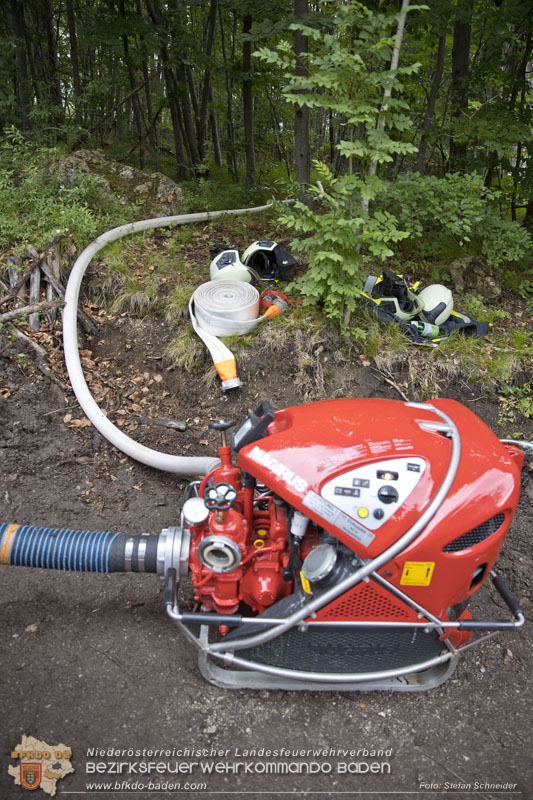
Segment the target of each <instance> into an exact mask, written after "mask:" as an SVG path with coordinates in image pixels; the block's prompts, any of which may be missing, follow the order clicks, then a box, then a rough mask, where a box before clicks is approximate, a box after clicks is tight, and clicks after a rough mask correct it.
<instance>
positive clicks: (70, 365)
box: [63, 205, 269, 475]
mask: <svg viewBox="0 0 533 800" xmlns="http://www.w3.org/2000/svg"><path fill="white" fill-rule="evenodd" d="M267 208H269V206H268V205H264V206H256V207H255V208H239V209H232V210H227V211H205V212H202V213H199V214H179V215H177V216H174V217H156V218H154V219H145V220H139V221H138V222H132V223H130V224H128V225H120V226H119V227H118V228H112V229H111V230H110V231H107V232H106V233H103V234H102V235H101V236H99V237H98V238H97V239H95V240H94V242H91V244H90V245H88V246H87V247H86V248H85V250H84V251H83V252H82V253H81V254H80V256H79V257H78V259H77V260H76V262H75V264H74V266H73V267H72V271H71V273H70V277H69V279H68V283H67V288H66V292H65V308H64V309H63V347H64V351H65V363H66V366H67V372H68V376H69V378H70V383H71V385H72V389H73V391H74V394H75V395H76V398H77V400H78V402H79V404H80V406H81V408H82V409H83V411H84V412H85V414H86V415H87V417H88V418H89V419H90V421H91V422H92V424H93V425H94V426H95V428H96V429H97V430H98V431H99V432H100V433H101V434H102V436H104V437H105V438H106V439H107V440H108V441H109V442H111V444H112V445H114V446H115V447H117V448H118V449H119V450H121V451H122V452H123V453H125V454H126V455H128V456H131V458H134V459H135V460H136V461H140V462H141V463H142V464H146V465H147V466H149V467H154V468H155V469H161V470H164V471H166V472H173V473H177V474H178V475H206V474H207V473H208V472H210V471H211V470H212V469H213V467H215V466H216V464H217V463H218V459H215V458H214V457H195V456H175V455H170V453H161V452H159V451H158V450H152V449H151V448H149V447H145V445H143V444H140V443H139V442H136V441H135V440H134V439H132V438H131V437H129V436H127V435H126V434H125V433H123V431H121V430H120V429H119V428H117V427H116V425H113V423H112V422H111V420H109V419H108V418H107V417H106V415H105V414H104V412H103V411H102V410H101V408H100V407H99V406H98V404H97V403H96V401H95V399H94V398H93V396H92V394H91V392H90V391H89V387H88V386H87V383H86V381H85V378H84V376H83V370H82V367H81V361H80V354H79V350H78V329H77V311H78V301H79V295H80V287H81V282H82V280H83V276H84V275H85V272H86V270H87V267H88V266H89V264H90V263H91V260H92V259H93V258H94V256H95V255H96V254H97V253H98V252H99V251H100V250H102V249H103V248H104V247H105V246H106V244H109V242H114V241H116V240H117V239H121V238H122V237H123V236H128V235H129V234H130V233H137V232H138V231H145V230H148V229H149V228H164V227H167V226H169V225H184V224H185V223H187V222H206V221H208V220H210V219H215V218H216V217H220V216H223V215H224V214H234V215H237V214H249V213H251V212H254V211H264V210H265V209H267Z"/></svg>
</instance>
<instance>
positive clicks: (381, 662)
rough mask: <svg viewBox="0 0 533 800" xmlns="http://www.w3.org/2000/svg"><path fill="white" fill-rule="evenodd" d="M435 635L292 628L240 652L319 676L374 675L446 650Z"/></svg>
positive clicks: (417, 631) (416, 631)
mask: <svg viewBox="0 0 533 800" xmlns="http://www.w3.org/2000/svg"><path fill="white" fill-rule="evenodd" d="M445 649H446V648H445V645H443V643H442V642H440V641H439V637H438V634H437V633H436V632H435V631H431V632H430V633H424V631H423V629H422V628H380V629H367V628H362V629H358V630H356V629H354V628H348V627H344V628H335V629H326V628H322V629H320V630H317V629H309V630H308V631H306V632H305V633H303V632H301V631H298V630H296V629H294V628H292V629H290V630H288V631H286V632H285V633H283V634H282V635H281V636H278V637H276V638H275V639H272V640H271V641H269V642H265V643H264V644H262V645H258V646H257V647H252V648H248V649H246V650H240V651H238V655H239V656H241V657H242V658H245V659H248V660H249V661H255V662H258V663H260V664H269V665H271V666H274V667H281V668H283V669H293V670H304V671H310V672H319V673H335V672H337V673H354V672H374V671H378V672H379V671H385V670H389V669H399V668H401V667H409V666H411V665H412V664H417V663H421V662H424V661H426V660H428V659H431V658H435V657H437V656H439V655H441V654H442V653H443V652H445Z"/></svg>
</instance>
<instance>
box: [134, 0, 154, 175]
mask: <svg viewBox="0 0 533 800" xmlns="http://www.w3.org/2000/svg"><path fill="white" fill-rule="evenodd" d="M135 8H136V11H137V16H138V17H139V19H140V18H141V17H142V13H143V12H142V6H141V0H136V3H135ZM140 41H141V48H142V53H143V55H142V59H141V61H142V72H143V78H144V81H145V89H144V97H145V99H146V114H147V117H148V124H147V128H148V141H149V143H150V161H151V165H152V169H157V151H158V144H157V128H156V125H155V122H154V112H153V107H152V92H151V89H150V74H149V70H148V61H147V58H146V48H145V45H144V41H145V40H144V36H143V34H142V33H141V34H140Z"/></svg>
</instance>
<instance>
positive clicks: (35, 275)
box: [28, 267, 41, 333]
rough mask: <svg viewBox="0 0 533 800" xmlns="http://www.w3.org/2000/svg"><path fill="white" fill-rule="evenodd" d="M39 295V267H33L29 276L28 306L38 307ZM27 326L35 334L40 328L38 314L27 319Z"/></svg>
mask: <svg viewBox="0 0 533 800" xmlns="http://www.w3.org/2000/svg"><path fill="white" fill-rule="evenodd" d="M40 294H41V272H40V270H39V267H34V268H33V269H32V271H31V275H30V305H33V306H40V303H39V296H40ZM28 325H29V326H30V330H31V331H33V333H37V332H38V330H39V327H40V320H39V312H38V311H34V312H33V313H31V314H30V315H29V317H28Z"/></svg>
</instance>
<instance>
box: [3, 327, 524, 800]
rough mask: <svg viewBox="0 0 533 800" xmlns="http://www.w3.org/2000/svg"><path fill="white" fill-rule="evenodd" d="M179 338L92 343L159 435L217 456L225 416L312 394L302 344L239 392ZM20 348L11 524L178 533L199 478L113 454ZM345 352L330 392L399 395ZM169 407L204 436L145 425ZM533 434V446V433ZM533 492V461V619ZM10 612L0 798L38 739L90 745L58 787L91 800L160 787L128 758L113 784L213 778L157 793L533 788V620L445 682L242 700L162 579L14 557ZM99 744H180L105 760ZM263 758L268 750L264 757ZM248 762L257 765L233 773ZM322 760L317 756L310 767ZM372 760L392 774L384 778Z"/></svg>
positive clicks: (490, 409) (9, 476)
mask: <svg viewBox="0 0 533 800" xmlns="http://www.w3.org/2000/svg"><path fill="white" fill-rule="evenodd" d="M167 336H168V331H167V330H166V329H165V327H164V326H162V324H161V323H157V322H155V323H154V322H145V323H141V322H136V323H130V322H127V321H126V320H125V319H124V318H120V317H119V318H118V319H117V320H108V321H107V322H106V323H105V324H104V325H103V326H102V327H101V329H100V334H99V337H97V339H95V340H94V341H92V342H91V341H88V342H86V352H85V355H84V358H85V359H86V363H85V368H86V371H87V372H89V374H90V375H91V380H92V381H93V384H94V388H95V391H97V392H98V393H99V394H100V395H101V396H102V398H103V399H102V402H103V403H107V404H108V408H110V409H112V410H113V411H114V414H115V419H116V420H120V419H121V418H122V420H123V421H122V423H121V424H122V426H123V427H124V429H125V430H127V431H129V430H131V431H132V433H134V435H136V436H137V437H138V438H140V440H141V441H144V442H145V443H147V444H150V445H151V446H154V447H157V448H161V449H166V450H168V451H170V452H179V453H183V454H186V453H191V454H193V453H194V454H196V453H200V454H206V455H208V454H214V453H215V452H216V444H217V441H216V436H215V435H214V433H213V432H212V431H210V430H207V428H206V426H207V424H208V422H209V421H210V420H212V419H215V418H220V417H221V416H223V417H226V418H228V417H230V418H235V419H241V418H243V417H244V416H245V415H246V414H247V413H248V411H249V410H250V409H251V408H253V407H255V406H256V405H257V404H258V402H260V400H262V399H263V398H266V399H269V400H270V401H271V402H272V404H273V406H274V407H275V408H282V407H285V406H287V405H292V404H294V403H297V402H299V401H301V397H299V392H298V388H297V387H298V382H297V381H296V377H295V366H294V363H293V362H294V359H293V358H292V355H293V354H292V353H291V352H287V353H285V356H284V357H282V356H280V354H279V353H278V354H277V355H276V357H275V359H274V360H273V357H272V355H271V354H269V353H267V352H265V353H259V354H257V353H255V354H254V362H253V369H252V363H251V361H250V360H247V361H245V364H244V369H243V377H244V378H245V382H246V385H245V388H244V389H243V390H242V391H240V392H237V393H235V394H234V395H232V396H230V397H224V396H222V395H221V393H220V391H219V389H218V387H217V386H213V387H212V388H209V387H206V386H205V384H203V383H202V382H201V381H200V379H199V378H198V377H197V376H194V375H190V374H184V373H182V372H180V371H179V370H172V371H168V370H167V369H166V368H165V366H164V362H163V361H162V360H159V359H160V356H161V350H162V346H161V343H162V341H164V340H165V338H166V337H167ZM325 352H326V351H325ZM325 352H323V353H322V354H321V355H320V358H323V357H324V355H325ZM15 353H16V351H15V350H13V349H11V350H9V349H8V350H7V351H6V352H4V354H3V355H2V356H1V360H2V370H3V377H4V384H5V386H6V387H7V391H6V392H5V393H4V394H5V395H6V396H5V397H2V398H0V403H1V405H0V424H1V431H2V433H1V440H2V441H1V449H0V454H1V468H0V469H1V472H2V482H1V487H2V488H1V494H0V520H2V521H4V520H5V521H16V522H28V523H29V522H31V523H35V524H37V523H41V524H45V523H48V524H60V525H62V526H65V527H74V528H85V529H89V530H90V529H96V530H123V531H127V532H131V533H141V532H143V531H153V532H157V531H159V530H160V529H161V528H163V527H167V526H168V525H171V524H175V523H176V522H177V520H178V517H179V508H180V497H181V491H182V489H183V486H184V481H183V480H182V481H180V480H179V479H177V478H175V477H172V476H169V475H166V474H163V473H159V472H156V471H154V470H151V469H149V468H145V467H143V466H141V465H139V464H136V463H134V462H132V461H130V460H129V459H127V458H125V457H123V456H122V455H121V454H120V453H117V452H116V451H115V450H113V448H111V447H110V446H108V445H107V443H106V442H105V441H104V440H103V439H102V438H101V437H100V435H99V434H98V433H97V432H96V431H94V429H93V428H92V427H84V423H83V419H84V418H83V415H82V414H81V412H80V410H79V409H78V408H77V406H76V403H75V401H74V400H73V399H72V396H71V395H68V397H67V403H65V399H64V398H63V397H62V396H61V393H60V391H59V389H57V387H55V386H53V385H52V384H51V383H50V382H49V381H48V380H47V379H46V378H45V377H42V376H39V374H38V373H36V372H34V370H33V368H32V366H31V365H30V366H24V364H22V365H20V364H18V363H17V358H16V355H15ZM10 355H11V358H9V356H10ZM327 355H328V356H329V357H330V360H331V361H330V363H331V370H330V372H329V373H328V375H327V381H326V389H325V391H326V394H328V395H329V396H333V395H335V393H336V391H338V387H339V385H341V384H340V379H339V375H340V373H341V372H342V373H343V383H342V387H343V391H344V392H345V394H346V396H348V395H352V396H368V395H371V396H381V397H393V398H395V399H398V395H397V393H396V392H395V390H394V389H393V388H392V387H391V386H389V385H387V384H386V383H384V382H381V381H380V380H379V377H377V376H376V375H375V374H374V373H373V372H371V370H370V369H369V368H365V367H361V366H360V367H354V366H353V365H351V366H350V367H346V365H339V366H338V370H337V371H336V368H335V363H334V362H335V357H334V355H333V354H332V353H329V354H327ZM154 359H155V360H154ZM274 362H275V363H274ZM448 388H449V392H447V393H445V394H448V396H455V397H456V398H457V399H461V400H462V401H463V402H465V403H466V404H467V405H469V406H470V407H471V408H472V409H473V410H474V411H475V412H476V413H477V414H478V415H480V416H481V417H482V418H483V419H484V420H485V421H486V422H487V423H488V424H489V425H490V426H491V427H493V428H494V429H496V427H495V426H496V419H497V407H496V406H495V405H494V404H492V403H491V402H490V400H488V399H486V398H480V393H479V392H478V393H477V394H476V393H474V392H472V391H470V390H467V389H465V388H463V387H458V386H455V387H448ZM481 394H483V393H481ZM7 395H8V396H7ZM58 395H59V396H58ZM67 406H72V407H71V408H69V407H67ZM121 410H124V412H125V413H124V414H122V413H121ZM69 415H70V416H69ZM150 415H153V416H158V417H163V418H167V419H168V418H172V419H178V420H187V424H188V429H187V431H186V432H185V433H179V432H176V431H172V430H169V429H166V428H160V427H157V426H151V425H143V424H139V423H136V422H133V421H132V417H134V416H137V417H147V416H150ZM524 430H526V429H524ZM526 433H528V434H529V438H533V429H532V427H531V425H530V426H529V430H527V431H526ZM500 435H502V434H500ZM532 503H533V486H532V482H531V472H530V471H529V470H528V469H527V468H526V469H524V472H523V487H522V496H521V501H520V506H519V509H518V513H517V515H516V517H515V520H514V522H513V525H512V527H511V532H510V534H509V536H508V539H507V541H506V544H505V546H504V551H503V553H502V555H501V557H500V560H499V563H498V567H499V570H500V571H501V573H502V574H503V576H504V577H505V579H506V581H507V582H508V583H509V585H510V587H511V588H512V590H513V591H514V593H515V595H516V596H517V597H518V598H519V599H521V600H522V602H523V604H524V608H525V610H526V612H527V616H528V618H529V619H531V609H532V597H533V592H532V579H531V575H532V567H533V564H532V549H531V510H532V508H531V507H532ZM0 605H1V613H0V637H1V638H0V642H1V650H2V656H1V667H2V669H1V674H2V689H3V692H2V694H3V698H2V710H1V716H2V722H1V724H0V731H1V749H0V765H1V766H0V796H1V797H5V798H8V800H17V798H19V797H20V798H22V797H26V793H25V792H24V790H22V789H20V788H19V787H16V786H15V785H14V783H13V779H12V778H11V777H10V776H8V774H7V766H8V764H11V765H13V764H15V762H14V761H13V760H10V751H11V750H12V748H13V747H14V746H15V745H16V744H17V743H18V742H19V741H20V739H21V736H22V734H26V735H31V736H35V737H37V738H39V739H42V740H44V741H46V742H48V743H50V744H51V745H52V744H55V743H59V742H61V743H64V744H66V745H67V746H68V747H70V748H71V749H72V753H73V756H72V763H73V766H74V768H75V772H74V773H73V774H72V775H69V776H68V777H67V778H65V779H64V780H62V781H60V782H59V783H58V796H60V797H61V796H63V795H64V796H65V797H66V796H68V794H69V793H82V794H83V795H84V796H86V797H89V798H91V799H92V798H93V797H95V798H96V797H100V796H103V797H104V796H108V797H110V796H113V794H114V793H117V792H118V791H120V792H121V794H120V796H121V797H126V798H130V797H134V796H141V797H144V796H152V795H151V794H150V795H144V794H141V795H139V794H138V793H136V789H135V788H134V787H135V781H136V780H137V781H140V782H141V784H146V783H147V781H148V776H146V775H144V776H139V775H136V774H135V773H129V774H128V773H127V772H126V771H124V770H125V769H126V768H123V771H122V773H115V774H108V775H103V776H102V775H98V774H96V775H93V774H90V773H88V772H87V770H90V769H92V767H91V766H90V764H91V763H93V762H96V761H101V762H117V761H119V762H120V761H122V762H130V761H133V762H140V761H143V760H144V761H154V762H157V761H165V762H166V761H168V762H171V763H172V764H175V763H176V762H180V763H182V764H183V765H185V766H183V769H184V770H185V769H189V768H190V769H191V773H190V774H187V772H183V773H182V774H178V775H175V774H174V775H168V774H167V775H159V774H158V773H157V772H154V773H153V774H152V775H151V780H152V781H153V783H154V785H155V784H156V783H165V782H168V781H170V783H174V784H175V783H178V782H180V781H181V784H182V787H183V786H184V784H185V783H186V782H189V783H191V782H192V783H195V784H204V783H205V787H204V788H201V789H196V790H194V789H192V790H190V789H185V788H182V789H181V790H180V791H179V792H178V791H177V790H174V789H170V788H169V787H168V785H167V786H166V788H163V789H161V790H160V793H159V794H157V795H156V794H154V795H153V796H154V797H156V796H157V797H163V796H166V797H174V796H177V795H178V794H180V795H181V796H183V797H195V798H197V797H211V796H216V794H220V793H223V792H228V793H232V794H234V793H237V792H242V793H245V796H247V797H250V798H262V797H265V796H266V795H267V794H274V793H275V792H280V793H294V794H295V796H297V797H300V796H304V793H305V796H307V793H308V794H309V796H314V797H330V796H331V797H334V796H336V795H337V794H338V795H339V796H354V797H355V796H359V793H361V792H365V793H373V795H372V794H369V796H377V797H386V796H388V794H389V793H392V792H394V793H395V794H394V795H391V796H394V797H396V798H408V797H412V796H413V793H414V792H418V791H421V792H422V793H423V794H427V796H435V797H442V796H448V793H449V792H450V796H451V792H452V789H450V788H449V787H450V786H451V785H452V784H453V785H454V787H455V788H454V789H453V791H454V792H455V791H462V792H463V793H462V794H461V795H460V796H461V797H462V798H471V797H484V798H488V797H494V798H496V797H497V798H511V797H517V796H519V797H523V798H524V800H525V798H530V797H533V768H532V761H531V680H530V672H531V667H530V659H531V642H532V637H533V633H532V631H533V626H532V625H531V624H530V623H529V624H526V626H525V628H523V629H522V630H521V631H520V632H519V633H517V634H514V635H507V634H506V635H501V636H499V637H496V638H494V639H491V640H490V641H489V642H486V643H485V644H484V645H482V646H480V647H479V648H478V649H473V650H472V651H471V652H470V653H469V654H468V655H465V657H464V658H463V659H462V661H461V662H460V664H459V666H458V668H457V671H456V672H455V674H454V675H453V676H452V678H451V679H450V680H448V682H447V683H445V684H444V685H443V686H441V687H439V688H437V689H435V690H433V691H430V692H427V693H420V694H418V693H414V694H402V693H383V692H375V693H368V692H367V693H359V692H354V693H348V692H337V693H329V692H318V691H317V692H308V691H305V692H285V693H282V692H275V691H260V692H252V691H238V692H230V691H224V690H220V689H217V688H216V687H214V686H211V685H209V684H207V683H206V682H205V681H204V680H203V678H202V677H201V675H200V673H199V671H198V668H197V665H196V661H195V654H194V652H193V650H192V649H191V647H190V646H189V645H187V643H186V642H185V641H184V640H183V638H182V637H181V635H180V634H179V632H178V631H176V630H174V629H173V627H172V624H171V623H170V621H169V620H168V618H167V617H166V615H165V613H164V610H163V597H162V587H161V583H160V581H159V579H158V578H156V577H154V576H137V575H111V576H106V575H79V574H69V573H60V572H57V573H55V572H45V571H39V570H29V569H19V570H16V569H12V568H9V567H3V568H1V570H0ZM498 605H499V604H498V602H497V601H496V600H495V599H494V598H492V597H491V596H490V595H489V593H488V592H486V593H485V595H484V599H483V600H480V612H481V613H485V614H487V615H491V616H494V615H498V613H500V611H501V609H500V608H499V607H497V606H498ZM90 748H102V749H103V750H107V749H109V748H113V749H114V748H116V749H118V750H119V751H128V750H129V749H130V748H131V749H132V750H133V751H135V750H136V749H137V748H138V749H140V750H150V749H154V750H161V749H163V750H167V749H168V750H169V751H174V750H175V751H176V753H175V754H174V755H172V756H166V755H164V756H163V757H159V756H154V757H150V756H147V757H145V758H143V757H141V758H139V757H137V755H136V754H135V752H133V756H132V757H130V756H129V755H128V754H127V752H126V757H124V758H122V757H118V758H117V757H116V756H115V754H113V755H112V756H106V755H105V754H104V755H102V756H98V757H95V756H90V755H89V754H88V753H89V749H90ZM254 749H255V750H257V753H256V754H252V755H249V756H247V755H246V751H248V750H254ZM181 751H185V755H183V754H182V755H179V753H180V752H181ZM269 751H271V753H270V754H269ZM280 751H283V752H280ZM284 751H287V752H284ZM289 751H290V752H289ZM292 751H302V752H303V751H305V754H304V755H301V754H300V755H294V754H293V752H292ZM315 751H321V752H320V753H318V754H315ZM322 751H324V752H322ZM343 751H347V752H343ZM349 751H352V752H351V753H350V752H349ZM374 751H376V752H377V753H378V755H373V752H374ZM382 751H385V752H382ZM215 762H219V763H220V764H222V765H224V764H229V765H230V766H229V767H228V766H226V767H225V766H221V767H218V768H217V769H220V770H221V771H220V772H214V773H213V774H207V775H204V774H203V773H202V770H203V769H209V768H210V767H209V766H205V765H209V764H213V763H215ZM235 763H239V764H241V766H239V767H235V766H231V765H233V764H235ZM266 763H274V764H280V763H282V764H290V765H292V766H291V767H290V771H289V774H271V775H268V777H267V776H266V775H265V774H264V771H265V770H266V769H270V768H266V767H261V766H257V765H261V764H266ZM311 763H312V764H315V765H317V766H313V767H309V766H305V765H309V764H311ZM187 764H188V765H193V766H189V767H187V766H186V765H187ZM246 764H251V765H252V767H246ZM349 764H350V765H351V766H349V767H348V766H347V765H349ZM368 764H375V765H376V766H374V767H372V769H373V770H376V771H375V772H370V773H368V772H367V773H366V774H365V773H364V772H363V770H365V769H367V766H365V765H368ZM243 765H244V766H243ZM299 765H300V766H299ZM302 765H303V766H302ZM358 765H359V766H358ZM225 770H228V771H227V772H225ZM247 770H250V771H247ZM299 770H301V771H299ZM309 770H317V771H316V772H314V773H313V774H307V773H308V772H309ZM348 770H351V772H350V771H348ZM93 781H94V782H95V783H96V782H99V781H101V782H102V783H105V782H109V783H110V784H111V785H112V786H111V789H104V788H103V787H100V788H99V789H95V788H92V789H90V790H89V789H88V788H87V787H88V785H89V783H91V782H93ZM127 781H129V782H130V783H129V785H128V787H127V788H125V787H126V783H123V782H127ZM461 784H465V786H461ZM476 784H477V786H478V787H481V788H480V789H477V788H476ZM489 785H492V786H489ZM447 786H448V788H446V787H447ZM498 786H500V787H501V788H500V789H499V790H498V788H497V787H498ZM121 787H122V788H121ZM494 787H496V788H494ZM513 790H514V791H513ZM153 791H156V790H155V789H154V790H153ZM103 792H108V794H102V793H103ZM109 792H111V793H109ZM515 792H521V793H522V794H516V793H515ZM37 794H38V792H36V796H37ZM73 796H74V795H73ZM458 796H459V795H458Z"/></svg>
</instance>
